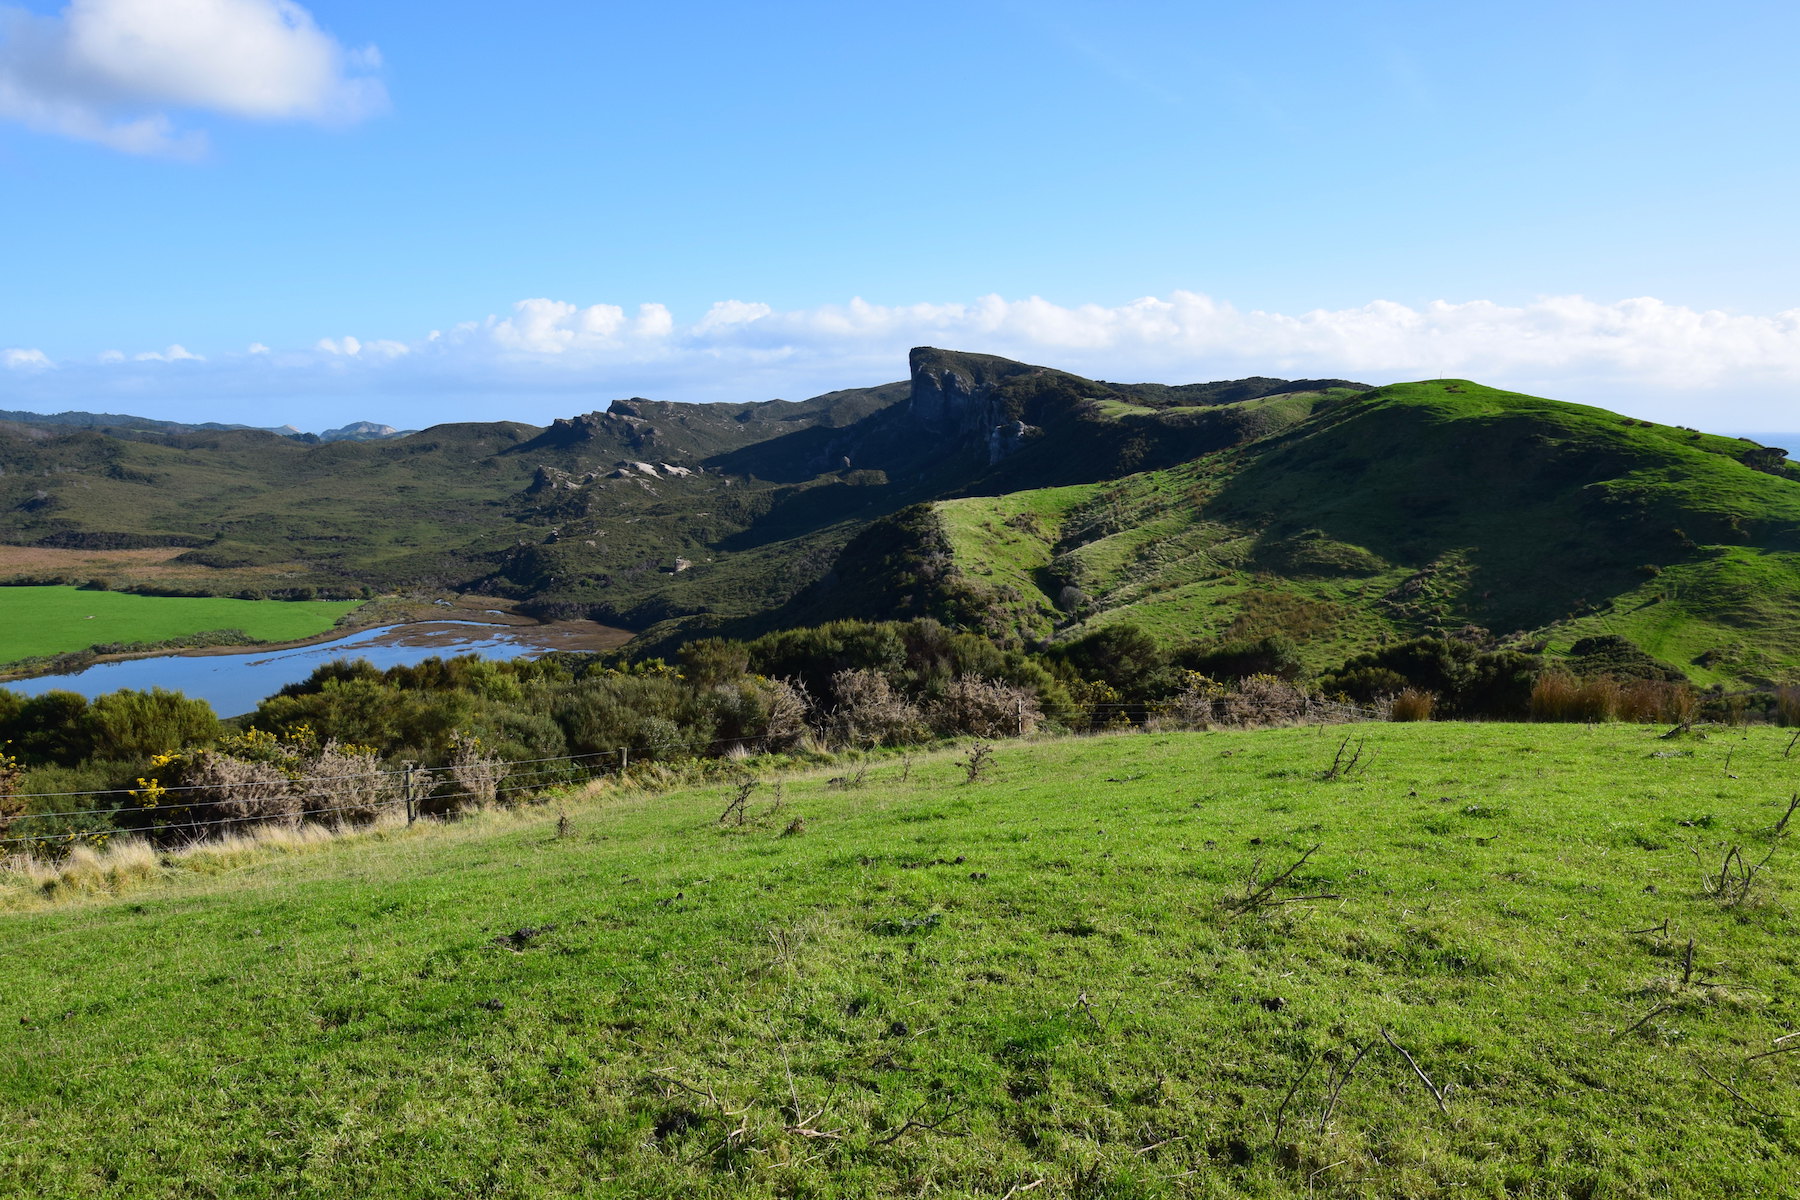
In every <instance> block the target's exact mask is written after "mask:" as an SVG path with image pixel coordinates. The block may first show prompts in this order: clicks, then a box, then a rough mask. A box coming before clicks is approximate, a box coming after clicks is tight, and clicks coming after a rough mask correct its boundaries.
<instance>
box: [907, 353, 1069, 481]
mask: <svg viewBox="0 0 1800 1200" xmlns="http://www.w3.org/2000/svg"><path fill="white" fill-rule="evenodd" d="M909 362H910V364H911V367H912V393H911V395H910V397H909V398H908V401H907V405H908V413H909V415H910V416H911V418H912V420H913V421H914V422H915V423H916V424H917V425H919V426H921V427H922V428H923V429H924V430H925V431H926V432H928V433H931V434H934V435H936V436H938V437H948V438H953V439H955V440H957V441H959V442H964V443H968V442H978V443H980V444H981V445H983V446H985V447H986V449H987V454H988V465H990V466H992V465H993V464H994V463H997V462H999V461H1000V460H1001V459H1003V458H1005V457H1007V456H1008V455H1010V454H1013V453H1015V452H1017V451H1018V449H1019V447H1020V446H1022V445H1023V444H1024V443H1025V441H1026V440H1027V439H1028V438H1030V437H1032V436H1033V435H1035V434H1037V433H1038V432H1039V430H1038V429H1037V428H1036V427H1035V426H1032V425H1028V424H1026V423H1025V422H1024V421H1023V420H1021V419H1019V417H1018V415H1016V414H1014V413H1011V412H1009V411H1007V409H1008V406H1007V405H1006V404H1005V403H1003V401H1002V397H1001V396H1000V395H999V394H998V393H999V391H1000V390H1001V389H1002V387H1003V385H1005V384H1007V383H1010V382H1012V381H1015V380H1019V379H1022V378H1024V377H1028V376H1031V375H1034V374H1044V373H1045V372H1044V370H1043V368H1041V367H1032V366H1027V365H1026V364H1024V363H1016V362H1012V361H1010V360H1008V359H1004V358H996V357H994V356H992V355H988V354H960V353H957V352H955V351H949V350H939V349H937V348H935V347H932V346H919V347H917V348H915V349H914V350H913V352H912V354H911V355H910V356H909Z"/></svg>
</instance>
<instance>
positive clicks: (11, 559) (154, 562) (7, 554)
mask: <svg viewBox="0 0 1800 1200" xmlns="http://www.w3.org/2000/svg"><path fill="white" fill-rule="evenodd" d="M186 553H187V549H186V547H183V546H158V547H156V548H154V549H150V550H58V549H54V548H52V547H49V546H7V547H5V548H4V554H0V557H3V558H4V559H5V561H6V570H5V574H7V575H9V576H10V575H46V574H59V575H83V574H88V573H90V572H101V571H105V572H109V573H110V572H119V571H137V570H141V569H142V568H145V567H155V566H159V565H161V564H162V563H166V562H168V561H169V560H170V559H172V558H174V557H175V556H176V555H178V554H186Z"/></svg>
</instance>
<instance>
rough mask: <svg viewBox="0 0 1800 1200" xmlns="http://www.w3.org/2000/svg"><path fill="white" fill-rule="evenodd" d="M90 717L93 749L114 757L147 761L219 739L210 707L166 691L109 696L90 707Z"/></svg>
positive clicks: (216, 720)
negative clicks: (150, 757)
mask: <svg viewBox="0 0 1800 1200" xmlns="http://www.w3.org/2000/svg"><path fill="white" fill-rule="evenodd" d="M86 719H87V722H88V725H89V729H90V733H89V737H90V738H91V740H92V743H93V745H94V746H95V747H96V748H97V749H100V750H102V751H103V752H104V753H105V755H106V756H107V757H110V758H148V757H149V756H150V755H152V754H164V753H168V752H170V751H174V750H180V749H182V748H183V747H186V746H196V745H202V744H205V743H208V742H211V741H213V740H214V739H216V738H217V737H218V736H219V718H218V717H217V716H215V715H214V713H213V710H212V705H210V704H208V703H207V702H206V701H204V700H189V699H188V698H187V697H186V696H183V695H182V694H181V693H180V692H170V691H165V690H163V689H162V688H152V689H151V690H150V691H148V692H139V691H134V690H132V689H131V688H121V689H120V690H118V691H116V692H108V693H107V694H106V695H104V696H99V697H96V698H95V700H94V701H93V703H92V704H90V705H89V706H88V709H87V713H86Z"/></svg>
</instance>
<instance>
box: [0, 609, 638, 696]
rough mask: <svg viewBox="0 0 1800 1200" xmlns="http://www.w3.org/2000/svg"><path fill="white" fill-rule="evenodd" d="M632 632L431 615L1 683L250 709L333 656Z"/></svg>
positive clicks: (593, 640)
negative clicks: (300, 641)
mask: <svg viewBox="0 0 1800 1200" xmlns="http://www.w3.org/2000/svg"><path fill="white" fill-rule="evenodd" d="M629 636H630V634H629V633H628V632H626V631H624V630H616V629H611V628H609V627H607V626H605V625H597V624H594V623H593V622H589V621H563V622H558V623H556V624H553V625H484V624H480V623H477V622H474V621H427V622H421V623H417V624H411V625H388V626H385V627H383V628H379V629H364V630H361V631H359V632H357V633H353V634H349V635H347V636H345V637H341V638H338V639H336V640H334V641H329V642H320V643H318V644H316V645H312V646H299V647H296V648H294V649H292V650H262V651H255V650H253V651H248V652H246V653H242V654H161V655H157V656H156V657H154V658H134V659H127V660H125V661H123V662H108V663H96V664H95V665H93V666H91V667H88V668H86V669H84V670H80V671H72V672H70V673H68V674H66V675H40V676H38V677H37V678H35V679H20V680H14V681H12V682H7V683H0V687H5V688H10V689H11V690H13V691H15V692H18V693H20V694H21V695H25V696H37V695H42V694H43V693H44V692H48V691H54V690H61V691H68V692H80V693H81V694H82V695H84V696H86V697H88V698H89V699H92V698H93V697H95V696H98V695H101V694H102V693H105V692H115V691H118V690H119V689H120V688H136V689H138V690H139V691H149V690H150V689H151V688H153V687H159V688H167V689H168V690H169V691H174V692H182V693H184V694H185V695H187V696H190V697H192V698H195V699H199V700H205V701H206V702H207V703H209V704H211V705H212V706H213V711H214V712H217V713H219V714H220V715H221V716H233V715H236V714H238V713H246V712H249V711H250V710H251V709H253V708H255V707H256V705H257V703H258V702H259V701H261V700H262V699H263V698H264V697H265V696H271V695H273V694H274V693H276V692H278V691H280V690H281V689H282V688H284V687H286V686H287V685H288V684H290V683H297V682H299V681H300V680H302V679H305V678H306V677H307V676H308V675H311V674H312V673H313V670H314V668H316V667H318V666H319V665H320V664H322V663H327V662H330V661H331V660H332V659H334V658H364V659H367V660H368V661H369V662H370V663H372V664H374V665H375V666H376V667H377V668H383V669H385V668H387V667H399V666H410V665H412V664H413V663H417V662H421V661H423V660H425V659H427V658H432V657H442V658H447V657H450V656H451V655H455V654H479V655H481V656H482V657H484V658H507V659H510V658H535V657H537V656H538V655H540V654H544V653H547V652H549V651H551V650H595V649H602V648H606V647H608V646H614V645H618V644H620V643H621V642H623V641H624V640H625V639H626V638H628V637H629Z"/></svg>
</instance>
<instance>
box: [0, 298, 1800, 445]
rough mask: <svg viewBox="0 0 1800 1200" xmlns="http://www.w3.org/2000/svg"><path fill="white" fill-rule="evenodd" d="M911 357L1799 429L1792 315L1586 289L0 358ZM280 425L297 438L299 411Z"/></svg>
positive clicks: (47, 391)
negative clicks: (1604, 297)
mask: <svg viewBox="0 0 1800 1200" xmlns="http://www.w3.org/2000/svg"><path fill="white" fill-rule="evenodd" d="M923 344H929V345H937V346H945V347H949V348H954V349H963V350H976V351H981V352H983V353H989V354H1000V355H1004V356H1006V357H1010V358H1019V359H1024V360H1026V361H1030V362H1036V363H1042V364H1044V365H1046V366H1054V367H1060V368H1063V369H1066V370H1071V371H1075V372H1077V373H1079V374H1084V375H1089V376H1092V377H1096V378H1103V379H1114V380H1125V381H1134V382H1135V381H1143V380H1154V381H1159V382H1168V383H1186V382H1195V381H1201V380H1210V379H1224V378H1235V377H1240V376H1244V375H1252V374H1260V375H1280V376H1286V377H1290V378H1293V377H1334V376H1335V377H1341V378H1349V379H1359V380H1363V381H1366V382H1370V383H1385V382H1392V381H1395V380H1400V379H1423V378H1440V377H1447V376H1449V377H1460V378H1472V379H1477V380H1480V381H1482V382H1484V383H1489V384H1493V385H1496V386H1500V387H1508V388H1513V389H1516V390H1520V391H1527V392H1533V393H1536V394H1540V395H1548V396H1553V397H1556V398H1558V399H1565V400H1576V401H1581V402H1584V403H1592V404H1600V405H1604V406H1607V407H1612V408H1618V409H1621V410H1623V411H1626V412H1629V413H1632V414H1633V415H1637V416H1643V417H1656V418H1660V419H1663V420H1667V421H1680V422H1681V423H1684V424H1697V425H1703V426H1707V427H1711V428H1715V429H1719V428H1740V429H1751V428H1763V429H1781V428H1786V427H1800V412H1796V411H1795V410H1794V407H1793V401H1794V399H1795V398H1796V397H1797V396H1800V309H1796V310H1791V311H1788V312H1782V313H1777V314H1774V315H1772V316H1744V315H1734V314H1727V313H1722V312H1712V311H1701V310H1696V309H1692V308H1685V307H1682V306H1680V305H1675V304H1669V303H1665V302H1663V301H1660V300H1655V299H1649V298H1639V299H1631V300H1621V301H1617V302H1613V303H1601V302H1596V301H1592V300H1587V299H1583V298H1581V297H1577V296H1562V297H1550V298H1545V299H1541V300H1538V301H1535V302H1533V303H1530V304H1525V305H1512V306H1508V305H1501V304H1496V303H1492V302H1490V301H1484V300H1478V301H1471V302H1467V303H1449V302H1438V303H1433V304H1430V305H1426V306H1423V307H1419V308H1413V307H1408V306H1406V305H1401V304H1395V303H1391V302H1388V301H1376V302H1374V303H1370V304H1366V305H1362V306H1360V307H1356V308H1345V309H1334V310H1326V309H1318V310H1314V311H1311V312H1305V313H1298V314H1285V313H1276V312H1264V311H1256V310H1248V311H1246V310H1241V309H1238V308H1235V307H1233V306H1232V305H1230V304H1227V303H1224V302H1221V301H1219V300H1215V299H1213V298H1210V297H1207V296H1203V295H1200V294H1198V293H1194V292H1176V293H1173V294H1172V295H1170V296H1168V297H1166V298H1162V297H1147V298H1144V299H1140V300H1134V301H1131V302H1130V303H1127V304H1122V305H1116V306H1106V305H1097V304H1087V305H1077V306H1064V305H1059V304H1054V303H1051V302H1050V301H1047V300H1044V299H1041V298H1038V297H1031V298H1028V299H1023V300H1008V299H1005V298H1003V297H1000V296H986V297H982V298H981V299H978V300H975V301H973V302H970V303H951V304H913V305H895V306H890V305H879V304H870V303H866V302H864V301H862V300H852V301H850V302H849V303H847V304H834V305H824V306H820V307H816V308H807V309H795V310H786V311H783V310H777V309H775V308H772V307H770V306H769V305H767V304H761V303H755V302H746V301H739V300H727V301H722V302H720V303H717V304H714V305H713V306H712V307H711V308H710V309H708V310H707V311H706V312H704V313H701V314H698V315H697V316H696V317H694V318H692V319H690V320H687V321H680V320H677V319H676V316H675V315H674V314H673V313H672V312H671V311H670V310H669V309H668V308H666V307H665V306H663V305H661V304H655V303H647V304H640V305H638V306H637V307H636V308H635V309H631V310H627V309H626V308H625V307H623V306H619V305H613V304H589V305H580V304H575V303H572V302H569V301H564V300H554V299H548V298H534V299H527V300H520V301H518V302H517V303H515V304H513V305H512V307H511V309H510V310H509V311H507V312H505V313H503V314H495V315H491V316H488V317H486V318H485V319H482V320H474V321H465V322H463V323H461V324H458V325H455V326H452V327H449V328H447V329H444V330H433V331H431V332H430V333H429V334H427V335H426V336H424V337H419V338H414V339H412V340H410V341H408V340H399V339H393V338H380V337H367V336H360V335H346V334H333V335H331V336H327V337H324V338H321V339H319V340H318V341H316V342H315V343H314V344H313V345H311V346H310V347H309V348H302V349H293V350H281V349H274V350H271V349H270V348H269V347H268V346H267V345H264V344H262V343H255V344H253V345H252V346H251V347H250V348H248V349H247V350H244V351H242V352H233V353H226V352H212V351H209V352H207V353H206V354H205V355H204V356H203V355H202V354H199V353H195V352H190V351H188V350H186V349H184V348H183V347H181V346H171V347H169V348H167V349H166V350H149V351H143V352H140V353H135V354H123V353H119V352H117V351H114V352H111V353H109V354H108V355H106V356H102V357H104V359H105V361H101V359H100V358H94V359H87V360H83V361H67V362H61V363H56V362H52V361H51V359H50V358H49V356H47V355H45V354H44V353H42V352H41V351H40V350H38V349H35V348H31V347H15V348H11V349H0V364H4V366H5V367H6V368H7V370H4V371H0V394H9V395H11V396H12V397H13V402H11V403H8V404H5V405H0V407H14V408H17V407H27V405H25V404H24V403H22V402H23V401H25V400H33V401H34V402H38V403H43V402H56V403H61V404H63V406H64V407H72V406H76V405H77V404H78V403H79V404H81V405H83V406H87V407H97V406H99V403H100V401H101V400H103V399H105V400H108V401H109V402H111V401H113V400H116V399H117V398H120V397H129V398H133V399H134V400H135V401H136V402H137V403H138V404H139V407H140V409H141V408H142V407H143V406H144V405H145V404H146V403H148V402H149V401H151V400H152V399H156V398H167V399H171V400H173V399H176V398H180V400H181V401H182V402H183V404H184V408H185V409H186V410H187V411H189V412H198V411H199V409H196V408H195V407H194V402H198V403H199V405H200V408H203V409H204V410H205V412H206V413H208V414H211V415H209V416H208V417H207V418H205V419H216V420H225V419H233V418H231V417H230V416H223V415H219V414H221V413H224V412H230V411H235V410H234V409H233V405H234V404H235V403H236V402H239V401H243V400H247V399H252V398H254V399H256V400H257V401H258V403H259V405H260V404H262V402H263V401H264V400H277V401H281V400H285V401H286V402H288V403H290V404H292V405H294V406H296V408H297V407H298V406H301V405H307V406H312V407H313V408H318V407H320V406H323V407H324V408H325V409H327V410H329V412H328V414H327V413H321V414H320V416H321V419H327V418H329V419H333V420H335V419H336V418H337V417H339V416H342V415H343V414H344V413H346V412H348V411H349V410H351V409H357V408H362V409H367V408H369V407H370V406H371V405H377V404H379V405H380V406H382V408H383V411H382V413H381V414H379V415H381V416H382V418H383V419H384V420H388V421H389V422H390V423H395V424H399V423H402V422H404V423H406V424H410V425H418V424H423V423H430V422H432V421H436V420H462V419H470V420H480V419H489V420H491V419H495V418H498V417H514V418H516V419H524V420H533V421H538V422H542V421H545V420H547V419H549V418H550V417H551V416H555V415H562V414H566V413H569V412H574V411H585V410H586V409H588V408H593V407H599V406H602V405H604V403H605V402H606V401H607V400H609V399H612V398H614V397H618V396H624V395H647V396H653V397H660V398H666V399H681V400H720V399H726V400H761V399H767V398H769V397H770V396H784V397H787V398H790V399H799V398H802V397H804V396H808V395H813V394H816V393H818V392H822V391H826V390H829V389H832V388H838V387H850V386H857V385H863V384H872V383H878V382H882V381H885V380H892V379H896V378H900V377H902V376H903V375H904V374H905V355H906V351H907V350H908V349H909V348H910V347H912V346H915V345H923ZM145 415H152V416H160V415H170V414H168V413H166V412H160V411H159V412H155V413H145ZM282 415H283V419H294V420H297V423H300V424H305V423H306V421H305V420H304V419H303V418H305V417H306V416H307V415H309V414H308V413H306V412H299V411H284V412H283V414H282ZM271 423H273V422H271Z"/></svg>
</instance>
